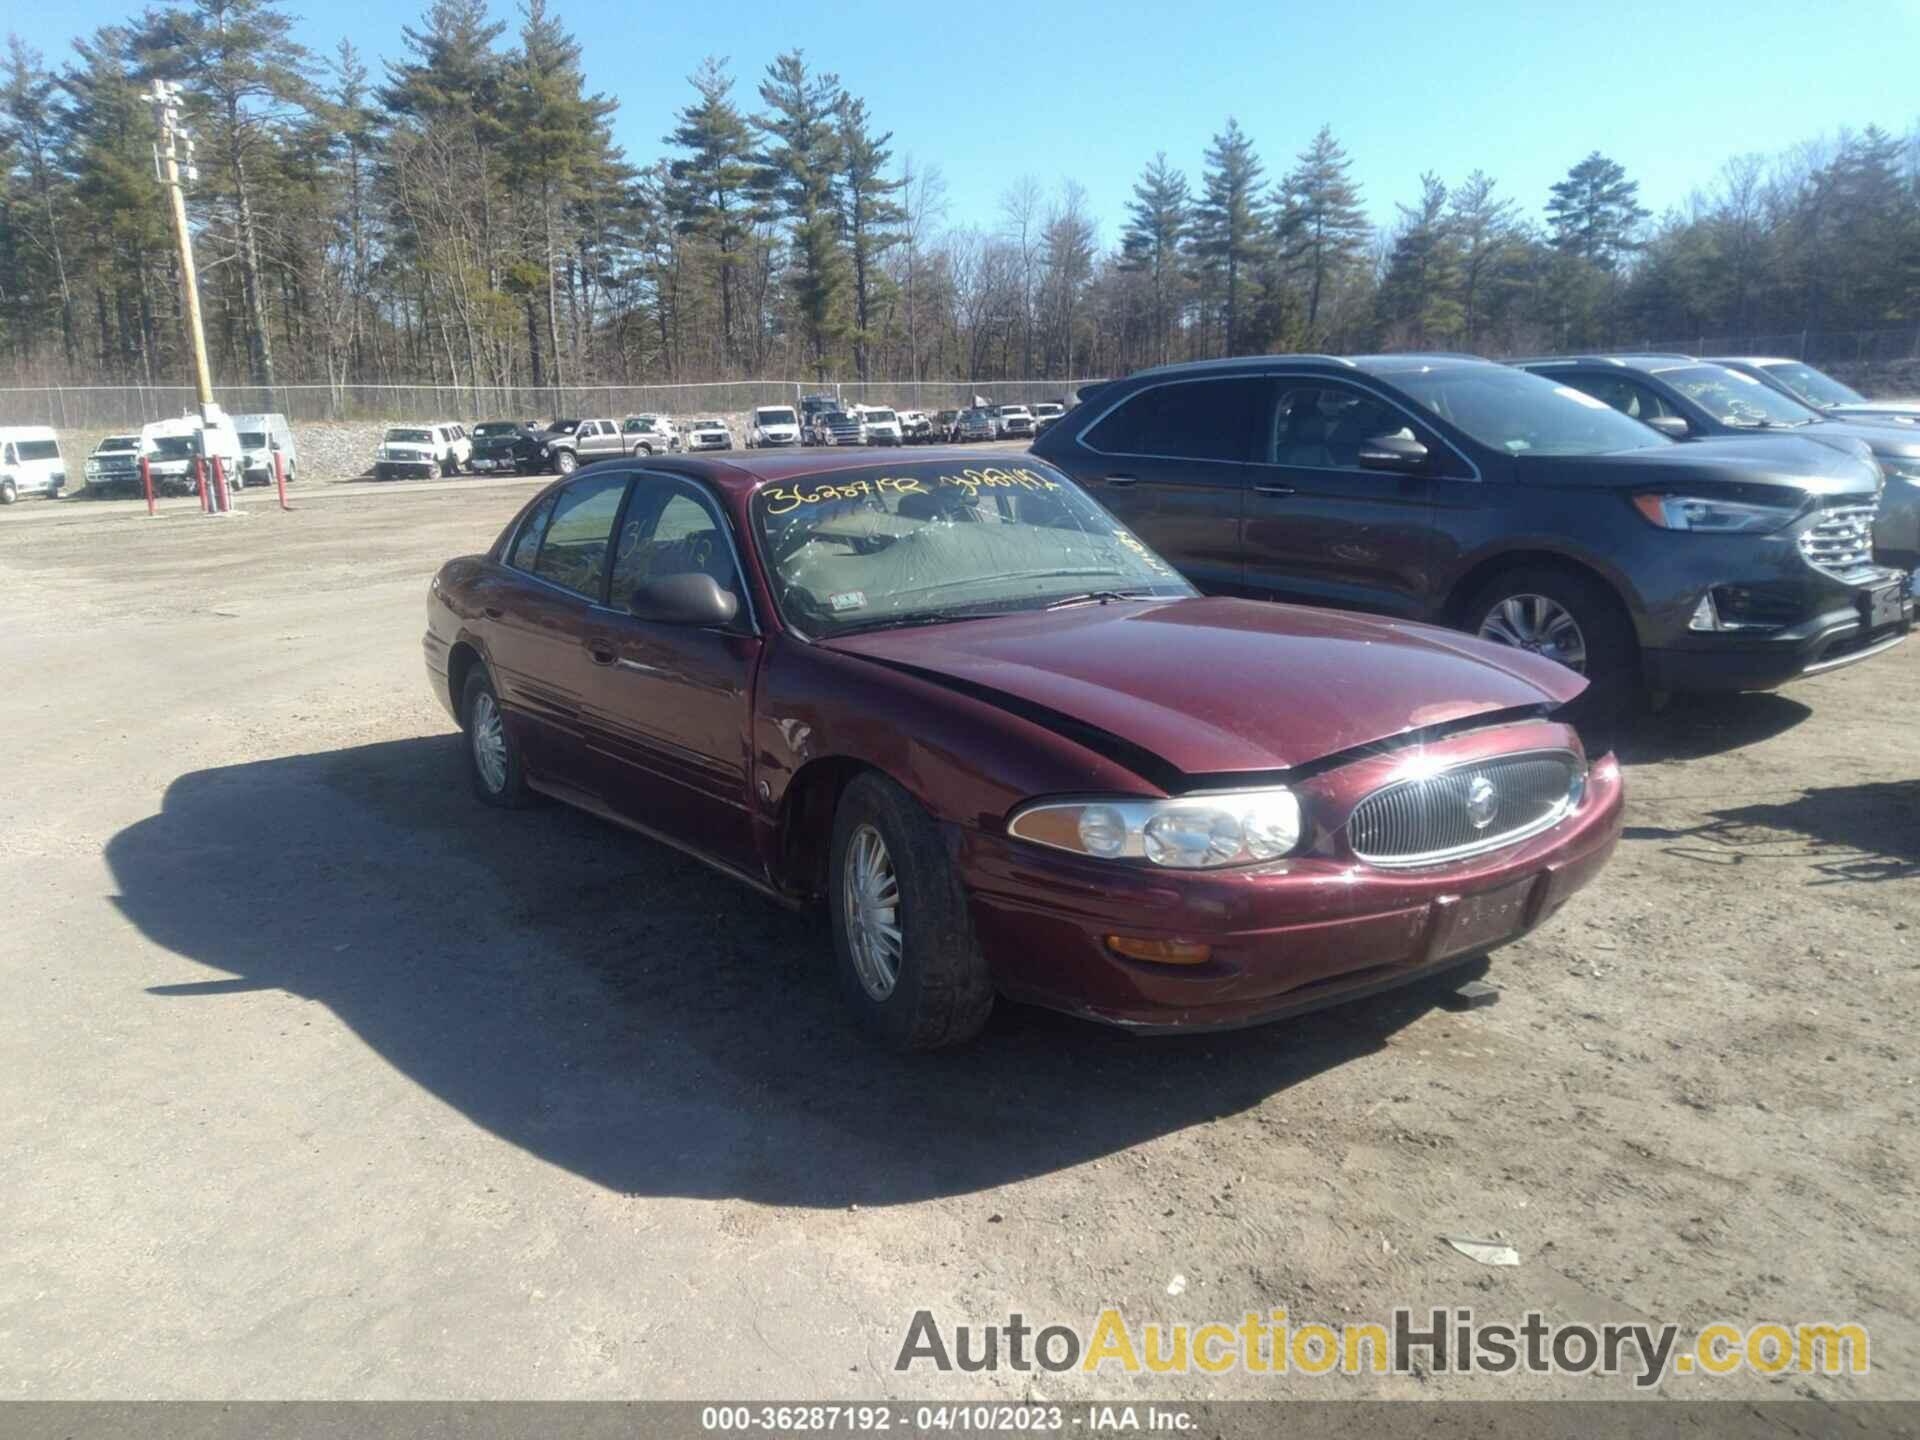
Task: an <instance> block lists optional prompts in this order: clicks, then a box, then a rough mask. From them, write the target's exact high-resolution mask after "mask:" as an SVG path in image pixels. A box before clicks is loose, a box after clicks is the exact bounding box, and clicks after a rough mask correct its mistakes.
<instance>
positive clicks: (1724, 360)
mask: <svg viewBox="0 0 1920 1440" xmlns="http://www.w3.org/2000/svg"><path fill="white" fill-rule="evenodd" d="M1705 358H1706V359H1707V360H1708V361H1709V362H1711V363H1712V364H1715V365H1760V366H1766V365H1799V364H1802V363H1804V362H1802V361H1799V360H1795V359H1793V358H1791V357H1790V356H1786V355H1709V356H1707V357H1705Z"/></svg>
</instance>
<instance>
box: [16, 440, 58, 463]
mask: <svg viewBox="0 0 1920 1440" xmlns="http://www.w3.org/2000/svg"><path fill="white" fill-rule="evenodd" d="M14 453H15V454H17V455H19V457H20V458H21V459H22V460H58V459H59V458H60V442H59V441H57V440H22V441H20V442H19V444H18V445H16V446H15V447H14Z"/></svg>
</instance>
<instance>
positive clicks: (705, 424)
mask: <svg viewBox="0 0 1920 1440" xmlns="http://www.w3.org/2000/svg"><path fill="white" fill-rule="evenodd" d="M693 428H694V429H696V430H724V429H726V428H727V427H726V426H724V425H722V424H721V423H720V422H719V421H718V420H696V421H694V422H693Z"/></svg>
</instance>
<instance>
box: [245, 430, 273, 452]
mask: <svg viewBox="0 0 1920 1440" xmlns="http://www.w3.org/2000/svg"><path fill="white" fill-rule="evenodd" d="M240 443H241V444H242V445H244V446H245V447H246V448H247V449H249V450H264V449H266V448H267V437H266V433H265V432H264V431H260V430H242V431H241V432H240Z"/></svg>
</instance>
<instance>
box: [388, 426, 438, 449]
mask: <svg viewBox="0 0 1920 1440" xmlns="http://www.w3.org/2000/svg"><path fill="white" fill-rule="evenodd" d="M387 439H388V440H389V441H394V442H398V443H400V444H403V445H431V444H432V443H433V433H432V432H431V431H428V430H389V431H387Z"/></svg>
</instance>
